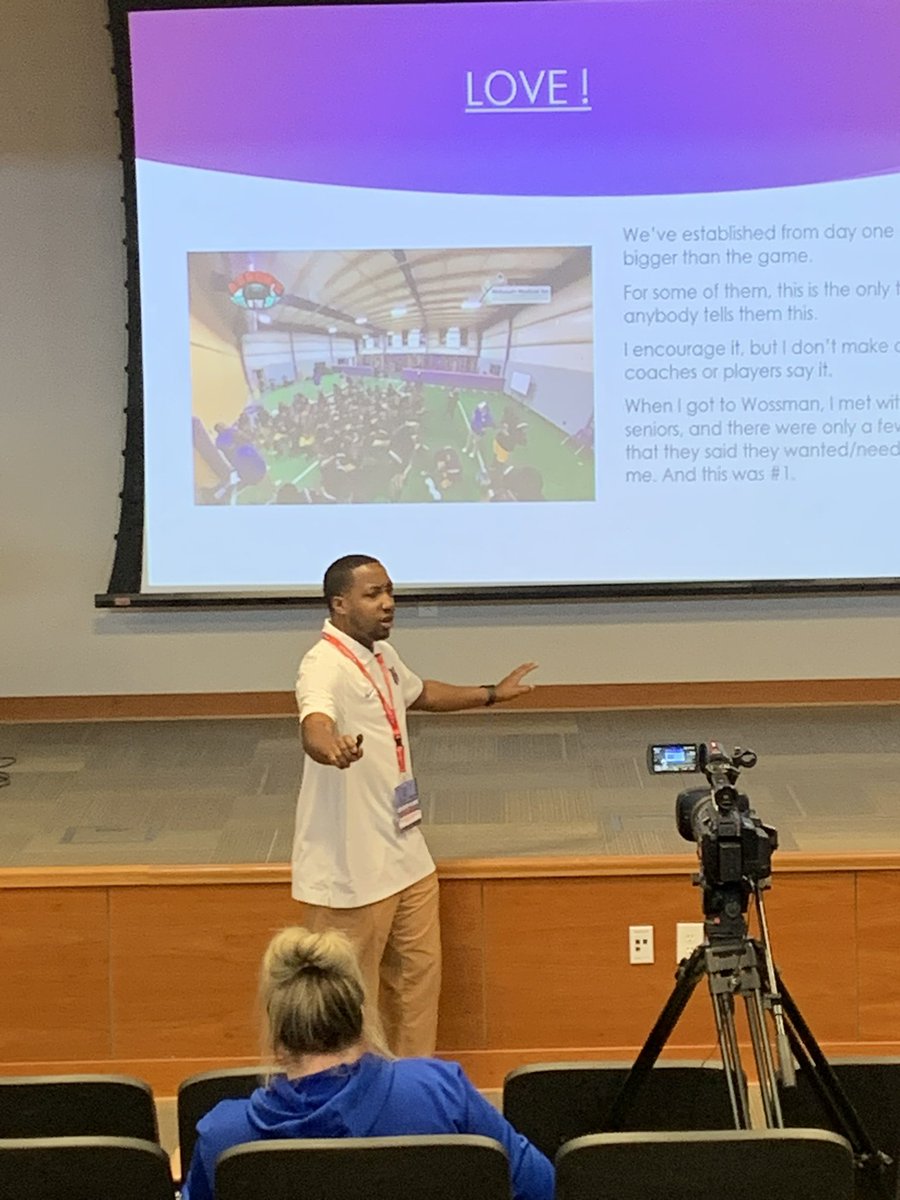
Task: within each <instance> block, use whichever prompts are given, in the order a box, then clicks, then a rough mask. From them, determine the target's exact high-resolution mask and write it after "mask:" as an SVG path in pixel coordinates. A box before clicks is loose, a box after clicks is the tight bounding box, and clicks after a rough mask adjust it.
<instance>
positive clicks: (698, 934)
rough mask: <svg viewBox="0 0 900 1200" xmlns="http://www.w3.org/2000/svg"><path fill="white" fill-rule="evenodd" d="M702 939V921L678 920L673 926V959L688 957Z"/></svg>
mask: <svg viewBox="0 0 900 1200" xmlns="http://www.w3.org/2000/svg"><path fill="white" fill-rule="evenodd" d="M702 941H703V922H702V921H679V922H678V923H677V924H676V926H675V961H676V962H681V960H682V959H683V958H689V957H690V956H691V954H693V952H694V951H695V950H696V949H697V947H698V946H699V945H700V944H701V943H702Z"/></svg>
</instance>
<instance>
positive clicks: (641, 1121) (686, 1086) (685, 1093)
mask: <svg viewBox="0 0 900 1200" xmlns="http://www.w3.org/2000/svg"><path fill="white" fill-rule="evenodd" d="M630 1069H631V1068H630V1064H628V1063H622V1062H570V1063H536V1064H534V1065H533V1066H527V1067H519V1068H518V1070H515V1071H512V1072H511V1073H510V1074H509V1075H507V1077H506V1079H505V1080H504V1083H503V1115H504V1116H505V1117H506V1119H507V1120H508V1121H509V1122H510V1124H511V1125H513V1126H514V1127H515V1128H516V1129H517V1130H518V1131H519V1133H523V1134H524V1135H525V1137H527V1138H528V1140H529V1141H530V1142H533V1143H534V1145H535V1146H537V1148H538V1149H539V1150H542V1151H543V1152H544V1154H546V1155H547V1157H548V1158H550V1159H552V1158H553V1157H554V1155H555V1154H556V1152H557V1150H558V1149H559V1148H560V1146H562V1145H563V1143H564V1142H568V1141H571V1140H572V1138H577V1137H583V1136H584V1135H585V1134H589V1133H599V1132H600V1131H601V1130H602V1129H603V1127H604V1125H605V1123H606V1119H607V1117H608V1116H609V1112H610V1109H611V1108H612V1106H613V1102H614V1101H615V1099H616V1097H617V1096H618V1094H619V1091H620V1090H621V1087H622V1084H623V1083H624V1082H625V1078H626V1076H627V1075H628V1072H629V1070H630ZM733 1128H734V1118H733V1116H732V1113H731V1106H730V1104H729V1100H728V1089H727V1085H726V1081H725V1073H724V1071H723V1070H722V1068H721V1066H720V1065H719V1064H718V1063H710V1064H705V1063H699V1062H672V1063H669V1062H666V1063H657V1065H656V1066H655V1067H653V1069H652V1070H651V1071H650V1072H649V1074H648V1076H647V1079H646V1081H645V1082H644V1083H643V1084H642V1086H641V1088H640V1091H639V1092H638V1094H637V1096H636V1099H635V1105H634V1108H633V1109H632V1111H631V1115H630V1117H629V1119H628V1121H627V1122H626V1129H667V1130H679V1129H681V1130H686V1129H733Z"/></svg>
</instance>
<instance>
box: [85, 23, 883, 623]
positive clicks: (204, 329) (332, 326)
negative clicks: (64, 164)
mask: <svg viewBox="0 0 900 1200" xmlns="http://www.w3.org/2000/svg"><path fill="white" fill-rule="evenodd" d="M111 13H112V32H113V41H114V47H115V51H116V72H117V78H118V85H119V94H120V113H121V117H122V137H123V147H124V155H123V157H124V161H125V177H126V210H127V218H128V244H129V296H130V303H129V331H130V351H129V357H130V374H129V378H130V385H129V396H128V434H127V446H126V454H125V461H126V473H125V486H124V491H123V502H122V516H121V525H120V530H119V537H118V549H117V553H116V560H115V566H114V568H113V574H112V578H111V580H110V583H109V587H108V590H107V592H106V593H104V594H103V595H101V596H98V597H97V603H98V604H100V605H110V604H112V605H115V604H118V605H130V604H139V603H148V604H152V603H169V602H180V603H183V602H198V603H210V602H215V601H217V600H218V601H222V602H225V603H228V602H234V603H244V602H247V603H265V602H274V603H278V602H284V601H285V600H291V601H294V600H296V599H304V598H306V597H313V596H317V595H318V594H319V590H320V581H321V577H322V572H323V570H324V568H325V566H326V565H327V564H328V563H329V562H330V561H331V560H332V559H334V558H336V557H338V556H339V555H341V554H344V553H356V552H360V553H369V554H374V555H376V556H378V557H380V558H382V559H383V560H384V561H385V563H386V564H388V566H389V568H390V570H391V572H392V574H393V576H394V578H395V580H396V582H397V585H398V587H399V588H401V589H403V590H405V591H406V592H407V593H408V594H409V595H413V596H416V595H417V596H421V597H429V596H433V597H461V596H466V597H475V598H478V597H485V598H492V597H497V596H509V597H528V596H532V595H534V596H561V597H562V596H592V595H604V594H610V595H613V594H614V595H655V594H659V595H683V594H690V593H695V592H700V593H703V594H707V593H713V594H715V593H719V592H722V593H730V592H733V591H734V590H735V589H739V590H745V591H750V592H753V591H766V590H768V591H771V590H778V589H779V588H784V589H800V590H803V589H807V588H808V589H817V590H836V589H843V590H858V589H863V588H872V587H873V586H879V587H883V588H892V587H894V586H896V582H897V580H896V576H897V574H898V570H897V545H898V539H897V535H896V534H895V533H892V532H891V529H892V528H893V518H892V516H891V513H893V512H894V511H895V510H896V508H897V501H898V495H900V487H898V479H900V472H898V468H900V71H898V69H897V64H898V62H900V22H898V21H897V13H896V4H895V0H846V2H845V0H829V2H828V3H824V2H822V0H586V2H582V0H514V2H511V3H510V2H507V3H498V2H496V0H479V2H465V3H431V4H405V3H386V4H370V5H357V4H339V5H330V4H314V5H313V4H310V5H300V6H269V5H254V6H249V5H248V6H240V5H235V6H229V7H221V8H216V7H187V6H168V5H160V4H143V5H142V4H139V3H138V4H135V3H129V2H127V0H124V2H119V0H113V4H112V9H111Z"/></svg>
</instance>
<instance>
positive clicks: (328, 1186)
mask: <svg viewBox="0 0 900 1200" xmlns="http://www.w3.org/2000/svg"><path fill="white" fill-rule="evenodd" d="M403 1196H411V1197H415V1200H509V1196H510V1184H509V1162H508V1160H507V1157H506V1152H505V1150H504V1149H503V1147H502V1146H501V1145H500V1144H499V1142H495V1141H494V1140H493V1139H492V1138H485V1137H478V1136H475V1135H473V1134H462V1133H459V1134H441V1135H434V1136H429V1137H421V1136H418V1137H394V1138H382V1137H379V1138H313V1139H309V1140H306V1139H292V1140H286V1141H264V1142H252V1143H248V1144H247V1145H243V1146H235V1147H233V1148H232V1149H231V1150H226V1151H225V1153H224V1154H223V1155H222V1156H221V1157H220V1158H219V1160H218V1163H217V1164H216V1200H298V1197H303V1200H398V1197H403Z"/></svg>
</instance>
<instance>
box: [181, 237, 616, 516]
mask: <svg viewBox="0 0 900 1200" xmlns="http://www.w3.org/2000/svg"><path fill="white" fill-rule="evenodd" d="M590 267H591V252H590V248H588V247H575V248H565V247H562V248H560V247H553V248H546V247H537V246H536V247H530V248H526V249H513V248H495V249H479V250H392V251H384V250H375V251H330V252H329V251H311V252H307V253H302V252H301V253H291V252H282V253H267V252H255V253H251V254H246V253H235V252H229V253H222V254H191V255H190V256H189V278H190V303H191V330H192V332H191V377H192V403H193V417H194V420H193V446H194V464H195V476H194V478H195V499H196V502H197V503H198V504H229V505H230V504H232V503H237V504H383V503H410V504H429V503H434V502H446V501H469V502H476V501H477V502H480V501H485V500H487V501H510V500H592V499H593V498H594V454H593V415H594V380H593V372H592V371H591V370H590V369H585V367H588V368H590V366H591V358H590V356H589V355H588V354H585V353H584V350H585V344H584V336H583V335H582V336H581V337H580V338H579V337H578V333H579V329H587V330H588V331H590V329H591V327H592V324H593V314H592V312H591V295H592V292H591V278H590ZM510 279H513V280H515V281H516V282H515V283H510V282H509V280H510ZM235 309H237V310H238V311H237V312H235ZM588 336H589V334H588ZM536 339H540V344H541V345H542V346H543V347H545V350H544V354H545V357H548V356H552V365H545V366H544V368H543V370H542V371H541V373H540V378H539V379H536V378H535V377H534V376H533V375H532V374H529V373H528V372H524V371H521V370H519V369H518V368H517V367H516V365H515V364H516V362H517V360H518V359H519V358H520V357H522V358H523V360H524V361H529V360H530V357H531V353H533V352H531V353H530V352H529V346H533V345H534V343H535V341H536ZM229 343H230V350H229ZM547 352H549V355H548V353H547ZM229 358H230V360H231V361H230V364H228V363H227V362H223V359H226V360H227V359H229ZM226 373H227V374H229V375H230V376H231V377H232V378H233V379H234V381H235V387H234V390H233V392H231V391H230V390H229V389H227V388H223V375H224V374H226Z"/></svg>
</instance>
